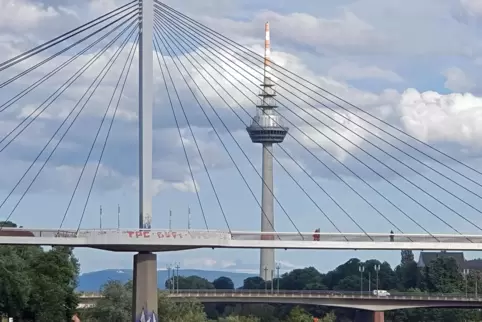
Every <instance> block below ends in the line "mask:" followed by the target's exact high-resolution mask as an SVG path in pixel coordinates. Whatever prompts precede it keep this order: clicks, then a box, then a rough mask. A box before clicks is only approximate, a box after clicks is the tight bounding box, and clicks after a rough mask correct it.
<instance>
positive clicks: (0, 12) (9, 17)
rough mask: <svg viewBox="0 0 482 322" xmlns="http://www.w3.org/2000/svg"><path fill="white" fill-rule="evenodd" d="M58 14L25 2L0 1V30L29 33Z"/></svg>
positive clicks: (18, 0)
mask: <svg viewBox="0 0 482 322" xmlns="http://www.w3.org/2000/svg"><path fill="white" fill-rule="evenodd" d="M57 16H58V13H57V12H56V11H55V10H54V9H53V8H51V7H47V8H43V7H42V6H40V5H39V4H37V3H33V2H30V1H27V0H1V1H0V28H1V29H10V30H14V31H16V32H17V31H18V32H20V31H31V30H32V29H34V28H36V27H37V26H38V25H39V24H41V23H44V22H45V21H44V20H48V19H52V18H55V17H57Z"/></svg>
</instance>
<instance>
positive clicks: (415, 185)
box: [219, 53, 482, 234]
mask: <svg viewBox="0 0 482 322" xmlns="http://www.w3.org/2000/svg"><path fill="white" fill-rule="evenodd" d="M219 55H221V56H223V57H224V58H226V59H228V60H229V61H230V62H231V63H233V64H235V65H236V66H238V67H240V68H241V69H242V70H243V71H245V72H247V73H248V74H249V75H251V76H253V77H255V76H254V75H253V74H252V73H250V72H249V71H247V70H246V68H244V67H242V66H240V65H239V64H238V63H237V62H236V61H233V60H232V59H230V58H229V57H226V56H225V55H224V54H222V53H219ZM249 81H250V82H251V83H253V81H252V80H249ZM278 95H279V96H281V97H283V98H285V99H286V100H287V101H289V102H290V103H291V104H293V105H294V106H296V107H298V108H300V109H301V110H302V111H304V112H305V113H307V114H309V115H311V114H310V113H309V112H307V111H306V110H305V109H303V108H302V107H300V106H298V105H297V104H296V103H295V102H293V101H292V100H290V99H289V98H287V97H286V96H284V95H282V94H278ZM274 100H275V101H277V102H278V103H280V105H281V106H284V107H285V108H287V109H288V110H289V111H290V112H291V113H292V114H294V115H295V116H296V117H297V118H299V119H301V120H302V121H303V122H305V123H306V124H307V125H309V126H310V127H311V128H313V129H314V130H315V131H317V132H318V133H320V134H321V135H323V136H324V137H325V138H327V139H328V140H329V141H331V142H332V143H333V144H335V145H336V146H338V147H339V148H340V149H342V150H343V151H345V152H346V153H347V154H349V155H350V156H352V157H353V158H354V159H356V160H357V161H358V162H360V163H361V164H363V165H364V166H365V167H367V168H368V169H369V170H371V171H372V172H373V173H375V174H376V175H377V176H378V177H380V178H381V179H382V180H384V181H385V182H387V183H389V184H390V185H391V186H393V187H394V188H395V189H397V190H398V191H399V192H401V193H402V194H404V195H405V196H406V197H408V198H409V199H411V200H412V201H414V202H415V203H417V204H418V205H419V206H420V207H422V208H423V209H424V210H426V211H427V212H429V213H431V214H432V215H433V216H436V217H437V218H439V219H440V220H441V221H442V222H443V223H444V224H446V225H447V226H448V227H450V228H451V229H453V230H454V231H456V232H457V233H460V232H459V231H458V230H457V229H455V228H454V227H453V226H452V225H450V224H449V223H448V222H447V221H445V220H443V219H441V218H440V217H439V216H437V215H436V214H435V213H434V212H433V211H431V210H430V209H429V208H427V207H426V206H425V205H423V204H422V203H420V202H419V201H418V200H416V199H415V198H414V197H412V196H411V195H409V194H408V193H407V192H405V191H403V190H402V189H400V188H399V187H398V186H397V185H395V184H394V183H393V182H391V181H390V180H388V179H386V178H385V177H384V176H383V175H381V174H380V173H379V172H378V171H376V170H374V169H373V168H372V167H370V166H369V165H368V164H366V163H365V162H363V161H362V160H360V159H359V158H358V157H356V156H355V155H354V154H353V153H351V152H350V151H348V150H347V149H346V148H344V147H342V146H341V145H340V144H339V143H337V142H336V141H335V140H333V139H332V138H330V137H329V136H327V135H326V134H325V133H323V132H322V131H320V130H319V129H318V128H317V127H315V126H314V125H313V124H311V123H309V122H308V121H306V120H305V119H304V118H302V117H301V116H300V115H299V114H297V113H296V112H294V111H293V110H292V109H290V108H289V107H288V106H286V105H285V104H283V103H282V102H281V101H279V100H278V99H276V98H274ZM275 112H276V113H278V114H279V115H280V116H282V117H283V118H285V117H284V116H283V115H282V114H280V112H278V111H275ZM285 119H286V118H285ZM318 121H320V122H321V123H322V124H323V125H325V126H326V127H327V128H329V129H331V130H332V131H333V132H335V133H336V134H338V135H339V136H341V137H342V138H344V139H345V140H347V141H348V142H350V143H351V144H353V145H354V146H355V147H357V148H358V149H360V150H361V151H363V152H364V153H366V154H367V155H368V156H370V157H371V158H373V159H375V160H376V161H377V162H379V163H380V164H382V165H383V166H385V167H387V168H388V169H390V170H392V171H393V172H394V173H395V174H397V175H398V176H400V177H401V178H402V179H404V180H405V181H407V182H409V183H410V184H411V185H413V186H414V187H416V188H417V189H419V190H420V191H421V192H423V193H425V194H426V195H428V196H429V197H431V198H432V199H433V200H435V201H436V202H438V203H439V204H441V205H442V206H444V207H445V208H447V209H448V210H450V211H451V212H453V213H454V214H455V215H457V216H458V217H459V218H461V219H463V220H464V221H466V222H467V223H469V224H470V225H472V226H473V227H475V228H477V229H479V230H482V228H481V227H480V226H478V225H477V224H475V223H474V222H472V221H471V220H469V219H468V218H466V217H465V216H463V215H462V214H460V213H459V212H458V211H456V210H455V209H454V208H452V207H450V206H448V205H447V204H445V203H444V202H442V201H441V200H440V199H439V198H437V197H435V196H434V195H432V194H431V193H429V192H428V191H426V190H425V189H423V188H421V187H420V186H418V185H417V184H415V183H414V182H413V181H411V180H409V179H407V178H406V177H404V176H403V175H401V174H400V173H399V172H398V171H396V170H394V169H393V168H391V167H390V166H387V165H386V164H385V163H384V162H383V161H381V160H379V159H378V158H376V157H374V156H373V155H372V154H371V153H369V152H367V151H366V150H365V149H363V148H362V147H360V146H359V145H357V144H356V143H353V142H352V141H351V140H350V139H348V138H346V137H345V136H344V135H342V134H340V133H339V132H337V131H336V130H334V129H332V128H331V127H330V126H328V125H327V124H326V123H324V122H322V121H321V120H318ZM300 132H302V131H301V130H300ZM317 145H318V146H319V144H318V143H317ZM325 151H326V150H325ZM331 156H332V155H331ZM332 157H333V158H335V157H334V156H332ZM475 209H476V208H475ZM460 234H461V233H460Z"/></svg>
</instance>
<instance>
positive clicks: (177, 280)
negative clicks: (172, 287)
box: [176, 263, 181, 293]
mask: <svg viewBox="0 0 482 322" xmlns="http://www.w3.org/2000/svg"><path fill="white" fill-rule="evenodd" d="M180 264H181V263H177V264H176V292H177V293H179V268H181V266H180Z"/></svg>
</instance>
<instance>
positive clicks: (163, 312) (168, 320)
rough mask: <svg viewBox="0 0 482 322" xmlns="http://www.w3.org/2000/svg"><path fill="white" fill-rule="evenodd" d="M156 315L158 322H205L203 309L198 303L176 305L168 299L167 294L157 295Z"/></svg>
mask: <svg viewBox="0 0 482 322" xmlns="http://www.w3.org/2000/svg"><path fill="white" fill-rule="evenodd" d="M158 313H159V314H158V315H159V321H160V322H184V321H192V322H205V321H207V318H206V314H205V313H204V308H203V306H202V304H201V303H199V302H198V301H185V302H180V303H176V302H174V301H173V300H172V299H171V298H169V297H168V293H166V292H161V293H160V294H159V302H158Z"/></svg>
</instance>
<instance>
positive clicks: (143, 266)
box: [132, 253, 158, 321]
mask: <svg viewBox="0 0 482 322" xmlns="http://www.w3.org/2000/svg"><path fill="white" fill-rule="evenodd" d="M133 282H134V285H133V288H134V289H133V292H134V294H133V297H132V320H133V321H139V320H140V318H141V315H142V314H144V315H145V321H147V320H148V317H150V316H151V315H152V314H153V313H154V314H155V315H156V317H157V300H158V293H157V292H158V291H157V256H156V255H155V254H152V253H139V254H137V255H135V256H134V280H133ZM156 321H157V318H156Z"/></svg>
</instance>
